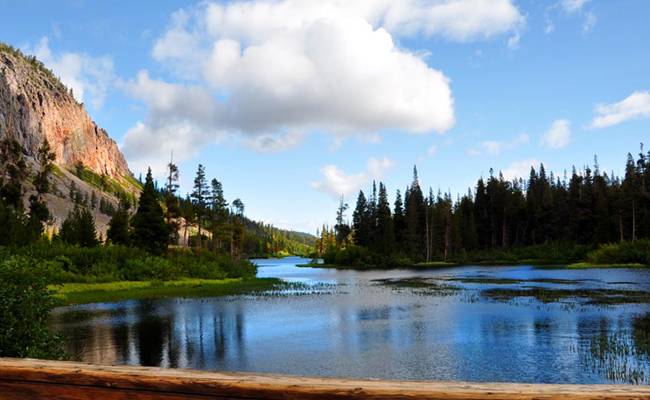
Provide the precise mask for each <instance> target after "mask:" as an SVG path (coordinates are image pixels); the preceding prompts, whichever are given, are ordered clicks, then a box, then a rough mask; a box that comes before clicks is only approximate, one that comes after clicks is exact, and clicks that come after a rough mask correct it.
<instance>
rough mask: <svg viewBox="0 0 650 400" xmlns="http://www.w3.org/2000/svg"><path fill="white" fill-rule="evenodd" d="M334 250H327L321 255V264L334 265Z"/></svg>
mask: <svg viewBox="0 0 650 400" xmlns="http://www.w3.org/2000/svg"><path fill="white" fill-rule="evenodd" d="M336 253H338V252H337V251H336V250H329V251H326V252H325V253H323V263H325V264H334V263H335V262H336Z"/></svg>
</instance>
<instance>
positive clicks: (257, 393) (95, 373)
mask: <svg viewBox="0 0 650 400" xmlns="http://www.w3.org/2000/svg"><path fill="white" fill-rule="evenodd" d="M100 398H101V399H125V400H126V399H128V400H140V399H142V400H153V399H169V400H180V399H197V400H199V399H201V400H203V399H249V400H252V399H275V400H287V399H369V398H372V399H386V400H388V399H390V400H393V399H400V400H406V399H437V400H442V399H455V400H460V399H473V400H483V399H506V400H507V399H529V400H533V399H576V400H586V399H601V400H604V399H649V400H650V388H648V387H647V386H625V385H550V384H520V383H466V382H433V381H396V380H390V381H385V380H371V379H347V378H312V377H302V376H289V375H286V376H285V375H271V374H249V373H235V372H210V371H193V370H179V369H166V368H150V367H131V366H103V365H91V364H84V363H76V362H59V361H41V360H31V359H10V358H4V359H3V358H0V399H2V400H4V399H74V400H82V399H100Z"/></svg>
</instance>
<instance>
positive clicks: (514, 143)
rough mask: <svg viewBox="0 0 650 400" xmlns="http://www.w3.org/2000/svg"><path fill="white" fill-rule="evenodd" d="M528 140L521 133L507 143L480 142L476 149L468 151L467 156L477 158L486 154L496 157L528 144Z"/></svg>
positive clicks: (526, 136) (528, 138) (525, 135)
mask: <svg viewBox="0 0 650 400" xmlns="http://www.w3.org/2000/svg"><path fill="white" fill-rule="evenodd" d="M529 140H530V137H529V136H528V135H527V134H525V133H521V134H519V136H517V137H516V138H514V139H513V140H511V141H509V142H507V141H497V140H487V141H485V142H481V143H479V144H478V145H477V148H474V149H470V151H469V154H470V155H473V156H478V155H481V154H484V153H487V154H489V155H492V156H496V155H499V154H501V152H503V151H504V150H514V149H515V148H517V147H518V146H520V145H522V144H525V143H528V141H529Z"/></svg>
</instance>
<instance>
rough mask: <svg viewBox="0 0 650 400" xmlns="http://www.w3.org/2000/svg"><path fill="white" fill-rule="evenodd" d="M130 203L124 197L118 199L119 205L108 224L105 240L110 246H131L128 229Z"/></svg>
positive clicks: (129, 230)
mask: <svg viewBox="0 0 650 400" xmlns="http://www.w3.org/2000/svg"><path fill="white" fill-rule="evenodd" d="M130 208H131V203H130V202H129V200H128V198H127V197H126V196H122V198H121V199H120V205H119V208H118V209H117V211H116V212H115V213H114V214H113V217H112V218H111V220H110V221H109V222H108V230H107V231H106V239H107V240H109V241H110V242H111V243H112V244H118V245H123V246H129V245H130V244H131V229H130V227H129V219H130V218H129V209H130Z"/></svg>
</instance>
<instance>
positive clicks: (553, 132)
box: [539, 119, 571, 149]
mask: <svg viewBox="0 0 650 400" xmlns="http://www.w3.org/2000/svg"><path fill="white" fill-rule="evenodd" d="M569 125H571V122H569V121H568V120H566V119H558V120H556V121H554V122H553V124H552V125H551V127H550V128H549V129H548V130H547V131H546V132H544V133H542V134H541V136H540V141H539V144H540V145H541V146H544V147H548V148H550V149H561V148H563V147H564V146H566V145H567V144H569V142H570V141H571V128H569Z"/></svg>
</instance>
